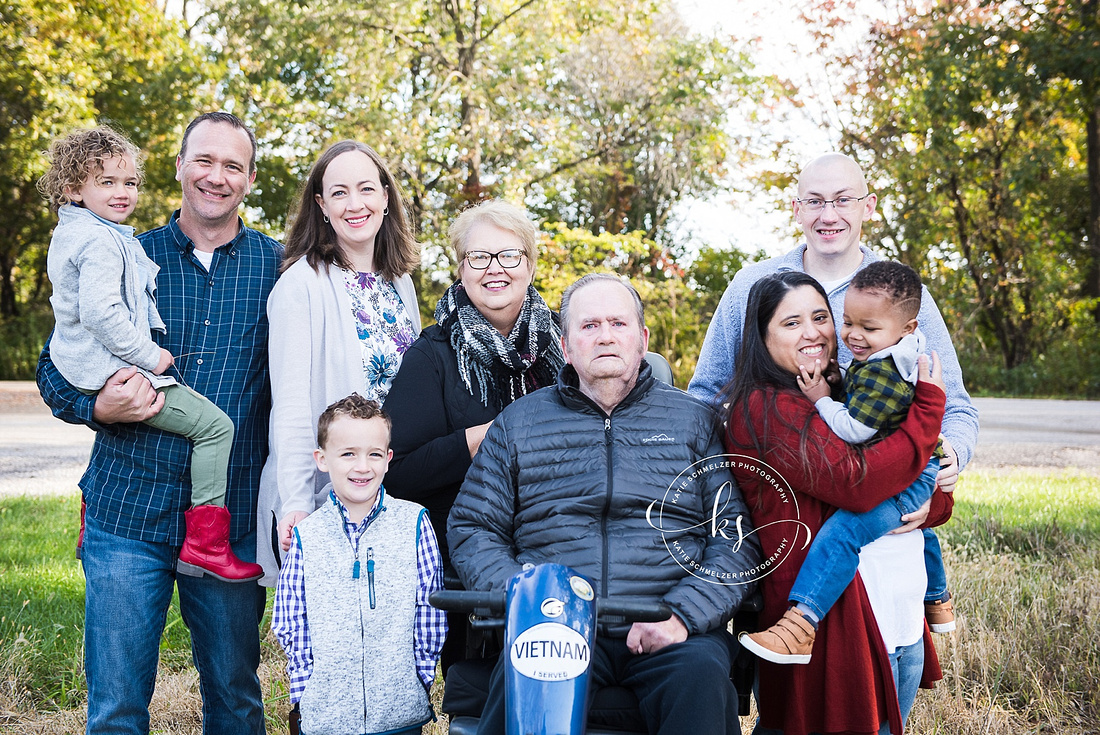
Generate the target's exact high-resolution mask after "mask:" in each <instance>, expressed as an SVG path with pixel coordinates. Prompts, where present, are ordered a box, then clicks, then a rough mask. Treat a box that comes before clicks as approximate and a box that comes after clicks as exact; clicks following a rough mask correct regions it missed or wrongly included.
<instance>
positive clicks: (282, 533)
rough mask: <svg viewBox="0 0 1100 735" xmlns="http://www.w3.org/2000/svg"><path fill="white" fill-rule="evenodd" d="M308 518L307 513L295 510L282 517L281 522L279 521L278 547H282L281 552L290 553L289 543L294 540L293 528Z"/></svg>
mask: <svg viewBox="0 0 1100 735" xmlns="http://www.w3.org/2000/svg"><path fill="white" fill-rule="evenodd" d="M308 517H309V513H303V512H302V511H300V510H296V511H294V512H292V513H287V514H286V515H285V516H283V520H281V521H279V546H281V547H283V551H290V542H291V540H293V538H294V527H295V526H297V525H298V523H299V522H300V521H302V520H304V519H306V518H308Z"/></svg>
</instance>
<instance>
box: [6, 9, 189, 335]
mask: <svg viewBox="0 0 1100 735" xmlns="http://www.w3.org/2000/svg"><path fill="white" fill-rule="evenodd" d="M0 21H2V22H0V119H3V120H4V121H5V125H4V126H3V127H2V128H0V316H5V317H10V316H14V315H15V314H17V313H18V312H19V310H20V303H21V302H22V301H24V300H27V299H40V298H42V297H43V296H44V295H45V293H44V291H45V289H44V286H45V253H46V245H47V243H48V241H49V231H50V229H51V228H52V226H53V217H52V216H51V215H50V214H49V211H48V209H47V207H46V203H45V202H44V201H43V200H42V198H41V197H40V195H39V194H38V192H37V190H36V188H35V182H36V181H37V179H38V177H39V176H41V175H42V173H44V171H45V167H46V160H45V157H44V156H43V155H42V152H43V151H44V150H45V149H46V148H47V147H48V146H49V142H50V140H51V139H52V138H53V137H54V136H56V135H58V134H62V133H64V132H66V131H67V130H69V129H71V128H73V127H77V126H88V125H93V124H95V123H97V122H105V123H109V124H112V125H114V126H115V127H117V128H119V129H120V130H122V131H123V132H125V133H127V134H128V135H129V136H130V137H131V138H132V139H133V140H134V142H135V143H136V144H138V145H139V146H141V147H143V148H144V149H146V150H147V151H148V152H149V153H150V166H149V172H148V173H149V184H148V185H147V186H146V188H145V190H144V192H143V194H144V196H143V201H142V202H141V204H140V208H139V211H138V214H137V215H136V216H135V218H134V221H133V222H132V223H131V224H135V225H136V226H138V227H141V226H143V225H146V224H148V223H149V222H150V221H152V220H153V219H156V220H160V219H163V212H164V210H165V209H167V208H168V207H169V206H170V204H169V202H171V201H172V199H171V198H168V197H166V196H165V193H166V184H165V182H166V181H171V175H169V171H170V168H166V166H165V164H164V163H163V161H165V160H168V161H170V160H171V153H170V152H169V151H172V148H171V146H174V145H176V144H177V143H178V132H179V127H180V122H181V120H186V115H188V114H189V113H190V112H191V111H192V110H193V105H194V102H193V99H192V97H193V95H194V93H195V90H196V89H197V87H198V85H199V83H200V81H201V80H202V79H204V77H205V73H204V71H203V70H202V68H201V65H200V62H199V61H198V59H197V57H196V56H195V54H194V52H193V51H192V50H191V48H190V46H189V45H188V44H187V42H186V41H185V40H184V39H183V37H182V34H181V32H180V29H179V28H178V26H177V24H176V23H174V22H172V21H170V20H168V19H166V18H165V17H164V15H163V13H162V12H161V11H160V10H158V9H157V7H156V5H155V4H154V3H153V2H151V1H150V0H96V1H95V2H92V1H91V0H71V1H69V2H61V3H58V2H52V1H50V0H12V1H11V2H8V3H5V4H3V5H2V6H0ZM173 188H175V187H173ZM177 198H178V197H177Z"/></svg>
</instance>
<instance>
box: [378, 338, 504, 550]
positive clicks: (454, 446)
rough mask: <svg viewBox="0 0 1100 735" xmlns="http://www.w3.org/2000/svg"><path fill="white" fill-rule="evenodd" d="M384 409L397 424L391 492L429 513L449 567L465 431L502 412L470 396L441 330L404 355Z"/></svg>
mask: <svg viewBox="0 0 1100 735" xmlns="http://www.w3.org/2000/svg"><path fill="white" fill-rule="evenodd" d="M476 389H477V387H476V385H475V390H476ZM384 408H385V410H386V412H387V413H388V414H389V415H390V419H391V420H392V422H393V432H392V436H391V438H390V448H391V449H393V460H392V461H391V462H390V469H389V471H388V472H387V473H386V479H385V486H386V491H387V492H388V493H390V494H391V495H393V496H394V497H395V498H403V499H405V500H412V501H414V502H416V503H420V504H421V505H423V506H424V507H425V508H427V509H428V513H429V515H430V517H431V521H432V526H433V527H434V528H435V530H436V534H437V535H438V536H439V547H440V552H441V553H442V554H443V563H444V564H446V563H447V560H448V558H449V557H448V553H447V540H446V538H444V536H445V533H444V532H445V531H446V529H447V514H448V513H449V512H450V510H451V504H452V503H454V499H455V496H457V495H458V489H459V487H461V485H462V480H463V479H464V478H465V477H466V470H468V469H469V468H470V449H469V447H468V446H467V444H466V429H467V428H469V427H471V426H477V425H478V424H484V423H485V422H486V421H492V420H493V419H495V418H496V415H497V412H496V410H494V409H492V408H486V407H485V406H483V405H481V401H480V400H479V399H478V397H476V396H474V395H472V394H471V393H470V391H469V390H467V388H466V385H465V384H464V383H463V382H462V378H460V377H459V375H458V358H457V357H456V356H455V353H454V350H452V349H451V345H450V343H449V342H448V341H447V336H446V335H445V334H444V333H443V330H442V329H440V327H439V325H438V324H435V325H432V326H430V327H428V328H427V329H425V330H424V331H423V332H421V334H420V337H419V339H417V340H416V341H415V342H413V344H412V345H411V346H410V347H409V349H408V350H407V351H406V352H405V354H404V356H403V357H402V360H401V369H400V370H399V371H398V373H397V377H396V378H394V381H393V386H392V387H391V388H390V392H389V395H388V396H387V397H386V403H385V406H384Z"/></svg>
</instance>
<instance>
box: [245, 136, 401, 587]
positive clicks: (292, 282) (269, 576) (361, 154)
mask: <svg viewBox="0 0 1100 735" xmlns="http://www.w3.org/2000/svg"><path fill="white" fill-rule="evenodd" d="M418 260H419V255H418V251H417V244H416V240H415V239H414V238H413V234H412V229H411V227H410V225H409V220H408V218H407V216H406V214H405V207H404V201H403V199H402V196H401V190H400V189H399V188H398V186H397V182H396V181H395V180H394V177H393V175H392V174H391V173H390V171H389V169H388V168H387V166H386V164H385V162H384V161H383V160H382V158H381V157H380V156H379V155H378V153H376V152H375V151H374V150H373V149H372V148H370V147H369V146H367V145H364V144H363V143H359V142H357V141H354V140H344V141H340V142H339V143H335V144H333V145H332V146H330V147H329V148H328V149H327V150H325V151H324V152H323V153H322V154H321V156H320V158H318V159H317V162H316V163H315V164H314V165H313V168H312V169H311V170H310V172H309V176H308V177H307V178H306V180H305V182H304V183H303V185H302V189H301V193H300V195H299V198H298V202H297V206H296V209H295V211H294V213H293V215H292V220H291V225H290V231H289V232H288V233H287V237H286V254H285V257H284V261H283V273H282V276H281V277H280V278H279V281H278V282H277V283H276V284H275V288H274V289H273V290H272V291H271V295H270V296H269V298H268V302H267V313H268V319H269V320H270V322H271V336H270V338H269V342H268V358H269V362H270V368H271V398H272V406H271V422H270V435H269V439H268V442H269V449H270V451H269V455H268V459H267V462H266V464H265V465H264V469H263V474H262V475H261V477H260V499H259V514H258V516H257V518H258V519H259V520H258V523H259V524H260V528H259V534H258V536H259V556H260V563H261V564H263V566H264V571H265V577H264V582H265V583H269V584H274V583H275V576H274V575H275V574H277V571H278V565H277V557H278V550H277V549H276V548H275V547H276V546H280V547H281V548H282V550H283V551H286V550H287V549H288V548H289V547H290V541H291V534H292V530H293V528H294V526H295V524H297V523H298V522H299V521H300V520H302V519H303V518H305V517H306V516H307V515H309V514H310V513H312V512H313V511H314V510H315V509H316V508H317V507H318V506H319V505H320V503H322V502H323V501H324V499H325V498H324V496H323V489H324V487H325V485H326V484H327V482H328V475H327V473H324V472H321V471H320V470H319V469H318V468H317V465H316V463H315V462H314V460H313V450H314V448H315V447H316V446H317V437H316V431H317V419H318V417H319V416H320V415H321V413H322V412H323V411H324V410H325V408H327V407H328V406H329V405H330V404H332V403H333V402H335V401H337V400H339V399H341V398H345V397H347V396H349V395H351V394H352V393H359V394H361V395H362V396H364V397H365V398H369V399H373V400H375V401H378V402H379V403H381V402H382V401H384V400H385V398H386V394H387V393H388V392H389V390H390V386H391V385H392V383H393V379H394V377H395V376H396V375H397V370H398V367H399V366H400V364H401V359H402V355H403V354H404V353H405V351H406V350H408V349H409V346H410V345H412V344H413V342H414V341H415V340H416V338H417V336H419V334H420V311H419V309H418V307H417V304H416V294H415V292H414V290H413V282H412V278H410V276H409V273H410V272H411V271H412V270H413V268H415V267H416V265H417V263H418ZM387 484H388V483H387ZM267 524H269V525H267Z"/></svg>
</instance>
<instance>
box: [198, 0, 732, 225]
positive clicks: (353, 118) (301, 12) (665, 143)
mask: <svg viewBox="0 0 1100 735" xmlns="http://www.w3.org/2000/svg"><path fill="white" fill-rule="evenodd" d="M213 7H214V12H212V13H211V15H210V16H209V19H208V22H209V25H208V27H207V32H208V33H209V35H210V36H212V37H214V38H215V39H216V45H217V47H218V49H219V54H220V55H221V57H222V58H223V59H224V60H225V63H226V68H227V70H228V75H227V79H226V83H225V85H224V87H223V94H225V95H226V96H227V97H228V98H234V99H238V100H240V101H242V102H243V104H244V105H245V108H246V109H245V110H243V112H244V114H245V115H246V117H248V118H249V119H250V120H251V121H253V122H254V123H255V125H256V128H257V131H258V132H259V133H260V135H261V139H263V140H266V141H267V142H268V144H269V145H270V146H271V148H272V150H273V152H274V153H276V154H277V155H281V156H283V157H284V159H285V160H286V161H287V162H288V170H291V171H297V172H298V173H299V174H300V173H301V172H302V170H303V169H304V168H305V166H307V165H308V164H309V162H310V161H311V160H312V159H313V158H314V157H315V156H316V154H317V152H318V151H319V149H320V148H322V147H323V146H324V145H326V144H327V143H329V142H331V141H332V140H333V139H336V138H340V137H355V138H358V139H361V140H363V141H365V142H367V143H370V144H371V145H373V146H374V147H376V148H378V149H379V151H380V152H381V153H382V154H383V155H385V156H386V157H387V158H388V159H389V160H390V161H391V162H392V163H394V164H395V165H396V166H397V168H399V170H400V171H401V172H402V173H403V174H404V177H403V178H404V181H405V182H406V184H407V189H408V191H407V193H408V194H409V198H410V201H411V206H412V209H413V214H414V219H415V221H416V222H417V224H418V225H419V228H420V231H421V233H422V235H423V237H424V239H426V240H428V241H429V242H435V243H438V242H439V241H440V240H441V234H442V232H444V231H445V228H446V223H447V221H448V220H449V219H450V217H451V216H452V215H453V214H454V213H455V212H456V211H458V210H459V209H460V208H461V207H462V206H464V205H466V204H467V203H469V202H472V201H477V200H478V199H481V198H483V197H486V196H505V197H508V198H510V199H513V200H518V199H524V200H525V201H526V203H527V204H528V206H529V207H531V208H532V210H533V211H535V212H536V213H537V214H538V215H539V216H540V218H542V219H544V220H549V221H563V222H566V223H568V224H569V225H571V226H582V227H585V228H587V229H590V230H591V231H593V232H600V231H604V230H607V231H611V232H623V231H629V230H634V229H642V230H644V231H645V232H647V234H648V235H649V236H650V237H655V238H657V239H662V238H663V237H664V236H665V231H664V225H665V221H666V218H667V216H668V211H669V210H670V208H671V207H672V205H673V204H675V202H677V201H679V200H680V199H681V198H683V197H685V196H688V195H691V194H696V193H701V192H703V191H706V190H708V189H709V188H710V187H713V186H714V184H715V182H716V181H717V180H718V179H719V178H720V176H721V174H722V173H723V171H724V168H723V167H724V164H725V160H726V156H727V147H728V140H727V136H726V134H725V132H724V127H723V126H724V122H725V116H726V111H727V109H728V108H729V107H730V106H731V104H732V103H733V102H734V101H735V100H736V99H737V98H738V96H739V95H740V94H741V93H742V92H743V91H744V90H745V89H747V88H748V86H749V85H750V84H751V83H752V81H753V80H752V78H751V77H750V76H749V75H748V74H747V72H746V71H745V69H746V68H747V62H746V61H745V59H744V58H743V57H742V56H741V55H740V54H739V53H737V52H736V51H735V50H734V49H732V48H731V47H730V46H729V44H723V43H719V42H717V41H706V40H703V39H701V38H695V37H693V36H691V34H689V33H688V32H687V31H686V30H685V28H684V27H683V25H682V24H681V23H679V21H677V20H676V18H675V17H674V16H673V15H671V14H670V11H669V10H668V3H667V2H661V1H660V0H630V1H629V2H625V3H618V2H617V3H612V2H609V1H608V0H579V1H577V0H573V1H566V0H446V1H445V2H428V1H427V0H411V1H410V2H407V3H387V2H379V1H375V2H366V3H351V2H348V0H326V1H325V2H320V3H314V4H310V5H309V6H308V7H307V6H305V5H302V4H300V3H298V2H295V1H294V0H270V1H269V2H263V3H260V2H256V1H255V0H222V1H221V2H219V3H217V4H216V5H215V6H213ZM266 215H267V217H268V218H269V221H270V222H271V223H272V224H273V225H274V226H278V225H279V224H280V223H281V216H282V213H281V212H267V213H266Z"/></svg>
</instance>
